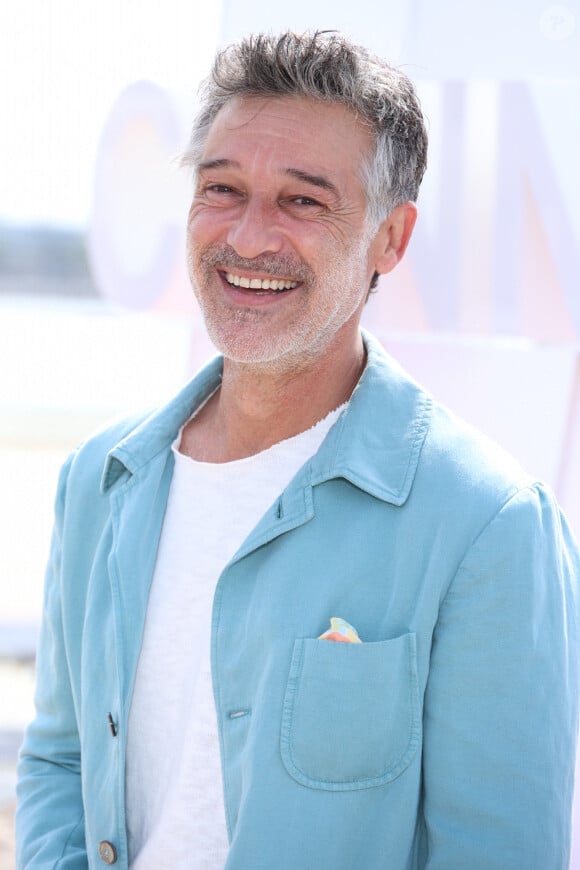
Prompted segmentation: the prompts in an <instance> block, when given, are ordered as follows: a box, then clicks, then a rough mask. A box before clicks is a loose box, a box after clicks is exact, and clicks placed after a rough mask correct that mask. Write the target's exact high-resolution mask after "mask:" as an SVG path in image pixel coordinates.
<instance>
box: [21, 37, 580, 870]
mask: <svg viewBox="0 0 580 870" xmlns="http://www.w3.org/2000/svg"><path fill="white" fill-rule="evenodd" d="M425 159H426V134H425V129H424V125H423V119H422V116H421V112H420V108H419V105H418V102H417V99H416V96H415V93H414V90H413V87H412V85H411V83H410V82H409V81H408V79H407V78H406V77H405V76H404V75H403V74H401V73H400V72H398V71H396V70H394V69H392V68H390V67H388V66H387V65H386V64H384V63H383V62H381V61H379V60H377V59H375V58H373V57H371V56H369V55H368V53H367V52H366V51H364V50H363V49H361V48H359V47H356V46H353V45H351V44H350V43H349V42H348V41H346V40H345V39H343V38H342V37H340V36H338V35H336V34H316V35H303V36H297V35H295V34H290V33H287V34H284V35H282V36H280V37H271V36H268V37H266V36H258V37H254V38H250V39H246V40H244V41H243V42H242V43H241V44H239V45H235V46H232V47H230V48H229V49H226V50H225V51H224V52H223V53H221V54H220V55H219V56H218V58H217V61H216V64H215V67H214V70H213V72H212V75H211V76H210V78H209V79H208V81H207V83H206V86H205V90H204V91H203V94H202V109H201V112H200V114H199V116H198V118H197V120H196V123H195V125H194V130H193V134H192V138H191V142H190V147H189V150H188V152H187V155H186V157H185V162H186V163H188V164H190V165H192V166H193V169H194V175H195V194H194V198H193V203H192V206H191V210H190V214H189V222H188V261H189V269H190V274H191V279H192V284H193V287H194V290H195V294H196V296H197V298H198V300H199V303H200V305H201V308H202V310H203V314H204V317H205V321H206V324H207V328H208V330H209V334H210V336H211V338H212V339H213V341H214V343H215V344H216V346H217V347H218V349H219V350H220V351H221V353H222V355H223V356H222V357H221V358H219V359H217V360H214V361H213V362H211V363H210V364H209V366H208V367H207V368H205V369H204V370H203V371H202V372H201V373H200V374H199V375H198V376H197V377H196V378H195V379H194V380H193V381H192V383H191V384H189V385H188V386H187V387H186V388H185V390H184V391H183V392H182V393H181V394H180V395H179V396H178V397H177V398H176V399H175V400H173V401H172V402H171V403H170V404H169V405H167V407H165V408H163V409H161V410H159V411H157V412H155V413H153V414H152V415H150V416H148V417H145V418H143V419H134V420H129V421H125V422H124V423H121V424H118V425H115V426H113V427H112V428H109V429H107V430H106V431H105V432H103V433H101V434H99V435H97V436H96V437H94V438H92V439H91V440H89V441H88V442H87V443H86V444H84V445H83V446H81V447H80V448H79V449H78V450H77V451H76V452H75V454H74V455H73V456H72V457H71V458H70V459H69V461H68V462H67V464H66V466H65V468H64V470H63V472H62V476H61V481H60V486H59V494H58V497H57V519H56V525H55V533H54V540H53V546H52V553H51V561H50V566H49V571H48V576H47V585H46V602H45V618H44V626H43V632H42V639H41V643H40V648H39V652H38V679H37V684H38V688H37V696H36V703H37V710H38V712H37V716H36V719H35V721H34V722H33V723H32V724H31V726H30V727H29V729H28V731H27V734H26V737H25V741H24V746H23V749H22V754H21V760H20V771H19V777H20V778H19V809H18V818H17V826H18V839H19V847H18V848H19V859H18V860H19V867H21V868H24V867H28V868H40V867H59V868H60V867H62V868H65V867H66V868H81V867H87V866H89V867H100V866H103V864H105V865H111V864H116V865H118V866H119V867H127V866H130V867H132V868H136V870H143V868H156V870H157V868H172V870H174V868H198V867H203V868H217V867H223V866H224V865H225V866H226V867H227V868H228V870H257V868H263V870H272V868H274V867H277V868H285V870H286V868H287V870H290V868H303V870H314V868H331V867H332V868H341V870H351V868H352V870H359V868H364V870H379V868H381V870H386V868H389V870H399V868H400V870H403V868H409V870H410V868H413V870H418V868H421V870H423V868H428V870H436V868H437V870H454V868H455V870H478V868H479V870H492V868H497V870H508V868H514V870H524V868H525V870H556V868H559V870H560V868H564V867H566V866H567V863H568V855H569V840H570V806H571V799H572V791H573V769H574V748H575V739H576V731H577V716H578V703H577V696H578V691H577V690H578V634H577V604H576V598H575V596H576V587H575V585H574V583H575V581H574V575H575V574H577V572H578V555H577V552H576V550H575V549H574V547H573V544H572V542H571V540H570V537H569V533H568V531H567V528H566V525H565V522H564V520H563V518H562V517H561V515H560V513H559V510H558V508H557V506H556V505H555V503H554V501H553V499H552V497H551V496H550V494H549V493H547V492H546V490H545V489H544V487H543V486H542V485H541V484H539V483H537V482H535V481H534V480H531V479H530V478H529V477H528V476H527V475H526V474H525V473H524V472H523V471H521V470H520V469H519V467H517V466H516V465H515V463H514V462H513V461H512V460H511V459H510V458H508V457H506V456H504V455H503V454H502V453H501V452H500V451H499V450H498V449H497V448H495V447H493V446H492V445H490V444H488V443H487V442H486V441H485V440H484V439H483V438H482V437H480V436H478V435H477V434H476V433H474V432H473V431H471V430H470V429H469V428H468V427H466V426H464V425H463V424H462V423H461V422H459V421H458V420H457V419H455V418H454V417H453V416H452V415H451V414H449V413H448V412H447V411H446V410H444V409H443V408H442V407H440V406H438V405H437V404H436V403H435V402H434V401H433V400H432V399H431V397H430V396H428V395H427V394H426V393H425V392H423V391H422V390H421V389H420V388H419V387H418V386H417V385H416V384H414V383H413V382H412V381H410V380H409V378H408V377H407V376H406V375H405V374H404V373H403V372H402V371H401V370H400V369H399V368H398V367H397V366H396V365H395V364H394V363H393V362H392V361H391V360H390V359H389V358H388V357H387V356H386V355H385V353H384V352H383V350H382V349H381V347H380V346H379V345H378V344H377V342H376V341H375V340H374V339H373V338H372V337H371V336H370V335H363V334H361V331H360V328H359V321H360V317H361V312H362V310H363V307H364V304H365V301H366V298H367V295H368V292H369V288H371V287H372V286H374V284H375V283H376V279H377V276H378V274H385V273H388V272H389V271H390V270H392V269H393V268H394V266H395V265H396V264H397V263H398V261H399V260H400V259H401V257H402V256H403V254H404V251H405V248H406V246H407V242H408V241H409V237H410V235H411V232H412V229H413V225H414V222H415V217H416V207H415V205H414V201H415V199H416V197H417V192H418V188H419V184H420V181H421V178H422V175H423V171H424V168H425ZM331 620H332V621H331Z"/></svg>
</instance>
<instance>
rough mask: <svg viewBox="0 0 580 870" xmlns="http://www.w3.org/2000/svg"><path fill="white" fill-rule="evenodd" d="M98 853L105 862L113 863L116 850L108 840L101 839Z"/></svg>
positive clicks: (115, 857) (115, 858)
mask: <svg viewBox="0 0 580 870" xmlns="http://www.w3.org/2000/svg"><path fill="white" fill-rule="evenodd" d="M99 855H100V856H101V858H102V859H103V861H104V862H105V864H114V863H115V861H116V860H117V850H116V849H115V847H114V846H113V844H112V843H109V841H108V840H101V842H100V843H99Z"/></svg>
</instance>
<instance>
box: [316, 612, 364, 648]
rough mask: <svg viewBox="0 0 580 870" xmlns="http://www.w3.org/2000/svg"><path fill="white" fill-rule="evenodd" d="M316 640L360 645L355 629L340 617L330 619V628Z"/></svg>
mask: <svg viewBox="0 0 580 870" xmlns="http://www.w3.org/2000/svg"><path fill="white" fill-rule="evenodd" d="M318 640H338V641H340V642H341V643H362V640H361V639H360V637H359V636H358V632H357V630H356V628H353V627H352V625H351V624H350V622H347V621H346V619H341V618H340V616H331V617H330V628H329V629H328V630H327V631H325V632H324V634H321V635H320V637H319V638H318Z"/></svg>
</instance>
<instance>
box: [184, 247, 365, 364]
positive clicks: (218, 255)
mask: <svg viewBox="0 0 580 870" xmlns="http://www.w3.org/2000/svg"><path fill="white" fill-rule="evenodd" d="M367 249H368V238H367V235H366V234H365V236H364V237H363V238H361V239H359V241H358V243H357V244H356V247H355V248H354V250H353V251H351V252H349V253H348V254H347V256H344V254H343V256H341V257H339V256H337V257H334V258H332V259H331V260H330V265H329V266H328V267H327V268H326V269H325V271H324V274H322V275H320V276H318V277H317V275H316V274H315V272H314V271H313V270H312V269H311V268H310V266H308V265H307V264H306V263H305V262H303V261H302V260H300V259H298V258H293V257H288V256H279V255H276V256H274V255H263V256H261V257H256V258H255V259H252V260H246V259H244V258H242V257H239V256H238V255H237V254H236V253H235V251H233V250H232V248H230V247H229V246H228V245H213V246H210V247H207V248H204V249H199V250H198V249H195V247H194V246H193V245H192V244H191V242H190V241H189V240H188V246H187V265H188V271H189V276H190V280H191V284H192V287H193V291H194V293H195V296H196V298H197V300H198V303H199V305H200V308H201V311H202V315H203V318H204V322H205V326H206V329H207V332H208V335H209V337H210V339H211V340H212V342H213V344H214V345H215V347H216V348H217V349H218V351H219V352H220V353H222V354H223V355H224V357H226V359H228V360H231V361H232V362H236V363H244V364H247V365H251V366H256V367H261V366H265V367H267V368H268V370H269V371H274V370H275V369H276V370H279V371H280V372H284V371H289V370H292V369H296V368H297V367H302V366H308V365H309V364H310V363H311V361H313V360H314V359H316V358H318V357H319V356H320V355H321V353H322V352H323V351H324V350H325V349H326V347H327V346H328V345H329V344H330V342H331V341H332V338H333V337H334V335H335V333H336V331H337V330H338V329H339V328H340V326H342V325H343V323H344V322H345V321H346V320H347V319H349V318H350V317H351V316H352V315H353V314H354V313H355V311H356V309H357V308H358V305H359V304H360V298H361V294H360V293H359V292H357V291H356V290H355V286H354V282H356V283H358V284H360V282H361V276H362V274H363V272H364V266H365V259H364V257H363V254H364V253H366V251H367ZM217 267H219V269H220V270H224V269H227V270H228V271H232V272H235V271H236V269H240V270H247V271H250V272H251V271H255V272H263V273H266V274H269V275H273V276H278V277H285V278H289V277H291V278H292V279H293V280H299V281H300V282H301V287H300V288H299V290H298V292H299V293H300V294H301V295H302V297H303V300H304V303H303V305H298V306H296V305H293V306H291V307H290V309H289V312H288V319H286V320H285V321H284V323H283V325H281V324H280V321H279V320H278V321H277V322H276V323H275V324H274V325H273V326H272V325H271V323H270V321H269V319H268V315H269V312H268V311H267V310H263V309H261V308H260V307H247V308H244V307H238V306H232V307H227V306H225V305H222V304H220V300H219V299H218V300H216V299H214V298H212V297H211V294H210V293H209V292H208V290H207V288H209V287H211V284H212V282H215V281H216V268H217ZM322 284H324V285H325V287H324V288H322V287H321V285H322ZM201 288H205V290H203V291H202V290H201ZM289 292H293V291H289ZM345 292H346V294H347V295H348V296H349V301H350V305H348V304H347V305H345V302H346V300H345V299H344V298H341V297H339V296H338V295H337V294H339V293H342V294H344V293H345ZM364 292H365V294H366V289H365V291H364ZM309 300H313V303H312V304H311V305H309V304H308V302H309Z"/></svg>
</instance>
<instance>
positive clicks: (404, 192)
mask: <svg viewBox="0 0 580 870" xmlns="http://www.w3.org/2000/svg"><path fill="white" fill-rule="evenodd" d="M250 96H253V97H255V96H261V97H285V96H301V97H309V98H311V99H316V100H326V101H329V102H334V103H341V104H343V105H345V106H347V107H349V108H350V109H351V110H352V111H353V112H354V113H355V114H356V116H357V117H358V118H359V120H361V121H362V122H363V123H364V124H366V125H367V126H368V127H369V129H370V130H371V131H372V133H373V135H374V139H375V143H376V144H375V149H374V153H373V154H371V156H370V157H369V158H366V159H364V160H363V161H362V163H361V166H360V168H359V171H360V173H361V182H362V184H363V186H364V188H365V190H366V194H367V207H368V213H367V218H368V222H369V223H370V225H371V227H373V228H375V229H376V228H378V227H379V226H380V224H381V223H382V221H383V220H384V219H385V218H386V217H387V215H388V214H389V213H390V212H391V211H392V210H393V209H394V208H396V206H398V205H401V204H402V203H404V202H407V201H408V200H412V201H415V200H416V199H417V195H418V193H419V185H420V184H421V179H422V178H423V173H424V172H425V166H426V162H427V132H426V129H425V123H424V119H423V115H422V112H421V107H420V104H419V100H418V98H417V94H416V92H415V88H414V86H413V83H412V82H411V80H410V79H409V78H408V77H407V76H406V75H405V74H404V73H402V72H400V70H397V69H394V68H393V67H391V66H389V65H388V64H387V63H386V62H385V61H383V60H381V59H380V58H378V57H376V56H374V55H372V54H370V52H368V51H367V49H366V48H364V47H362V46H358V45H354V44H353V43H351V42H350V41H349V40H348V39H346V38H345V37H344V36H342V35H340V34H339V33H336V32H334V31H317V32H315V33H305V34H297V33H292V32H286V33H283V34H281V35H277V36H276V35H271V34H263V33H260V34H255V35H252V36H248V37H246V38H245V39H243V40H242V41H241V42H238V43H233V44H232V45H229V46H227V47H226V48H225V49H223V50H222V51H220V52H218V54H217V56H216V59H215V61H214V65H213V68H212V71H211V73H210V75H209V76H208V78H207V79H205V81H204V82H203V83H202V85H201V87H200V101H201V109H200V111H199V113H198V115H197V117H196V119H195V121H194V124H193V129H192V133H191V138H190V141H189V145H188V148H187V150H186V151H185V153H184V154H183V156H182V158H181V163H182V165H184V166H192V167H193V168H194V170H195V168H196V167H197V165H198V164H199V162H200V160H201V156H202V153H203V149H204V146H205V142H206V139H207V136H208V133H209V129H210V127H211V125H212V123H213V121H214V119H215V117H216V115H217V114H218V112H219V111H220V109H221V108H222V107H223V106H224V105H225V104H226V103H227V102H228V101H229V100H231V99H233V98H234V97H250Z"/></svg>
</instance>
